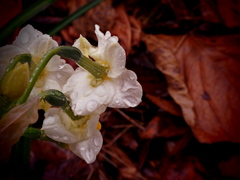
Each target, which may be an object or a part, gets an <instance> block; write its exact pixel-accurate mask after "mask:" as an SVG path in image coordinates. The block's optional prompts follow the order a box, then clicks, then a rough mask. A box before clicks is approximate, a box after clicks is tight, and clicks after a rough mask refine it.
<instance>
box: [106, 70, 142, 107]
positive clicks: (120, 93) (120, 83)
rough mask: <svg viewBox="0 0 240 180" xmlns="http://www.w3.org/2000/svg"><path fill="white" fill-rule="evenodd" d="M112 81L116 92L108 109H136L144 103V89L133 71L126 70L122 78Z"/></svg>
mask: <svg viewBox="0 0 240 180" xmlns="http://www.w3.org/2000/svg"><path fill="white" fill-rule="evenodd" d="M112 81H113V83H114V86H115V88H116V92H115V94H114V97H113V99H112V101H111V102H110V103H109V105H108V107H112V108H127V107H135V106H137V105H138V104H139V103H140V102H141V101H142V100H141V98H142V87H141V85H140V84H139V82H138V81H137V76H136V74H135V73H134V72H133V71H131V70H125V71H124V72H123V73H122V75H121V76H119V77H118V78H116V79H113V80H112Z"/></svg>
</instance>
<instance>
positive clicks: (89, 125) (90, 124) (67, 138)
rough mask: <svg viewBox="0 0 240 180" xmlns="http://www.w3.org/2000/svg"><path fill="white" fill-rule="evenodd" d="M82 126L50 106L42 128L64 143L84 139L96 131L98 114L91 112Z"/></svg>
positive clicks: (49, 135) (60, 110)
mask: <svg viewBox="0 0 240 180" xmlns="http://www.w3.org/2000/svg"><path fill="white" fill-rule="evenodd" d="M87 118H88V120H87V122H86V123H85V124H83V125H82V126H78V122H77V121H73V120H71V119H70V117H69V116H68V115H67V114H66V113H64V112H63V110H62V109H60V108H51V109H49V110H48V111H47V112H46V113H45V119H44V121H43V126H42V130H44V132H45V134H46V135H47V136H48V137H50V138H51V139H54V140H55V141H59V142H63V143H66V144H72V143H76V142H78V141H84V140H86V139H88V138H90V137H91V136H92V135H93V134H95V133H96V131H97V129H96V127H97V124H98V120H99V115H98V114H91V115H89V117H87Z"/></svg>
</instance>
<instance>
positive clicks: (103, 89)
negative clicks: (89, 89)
mask: <svg viewBox="0 0 240 180" xmlns="http://www.w3.org/2000/svg"><path fill="white" fill-rule="evenodd" d="M95 93H96V95H97V96H99V97H103V96H105V95H106V94H107V91H106V87H105V86H98V87H97V89H96V91H95Z"/></svg>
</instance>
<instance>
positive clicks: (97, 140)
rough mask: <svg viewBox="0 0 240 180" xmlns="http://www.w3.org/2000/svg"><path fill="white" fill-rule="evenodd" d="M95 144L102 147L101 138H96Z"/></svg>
mask: <svg viewBox="0 0 240 180" xmlns="http://www.w3.org/2000/svg"><path fill="white" fill-rule="evenodd" d="M93 142H94V144H95V145H96V146H99V145H100V143H101V141H100V138H99V137H95V138H94V140H93Z"/></svg>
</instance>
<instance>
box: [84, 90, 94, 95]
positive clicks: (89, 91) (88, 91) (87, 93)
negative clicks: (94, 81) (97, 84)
mask: <svg viewBox="0 0 240 180" xmlns="http://www.w3.org/2000/svg"><path fill="white" fill-rule="evenodd" d="M92 92H93V89H89V90H87V91H86V92H85V93H84V94H83V96H89V95H90V94H91V93H92Z"/></svg>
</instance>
